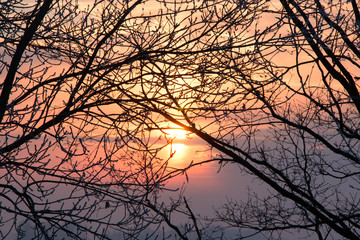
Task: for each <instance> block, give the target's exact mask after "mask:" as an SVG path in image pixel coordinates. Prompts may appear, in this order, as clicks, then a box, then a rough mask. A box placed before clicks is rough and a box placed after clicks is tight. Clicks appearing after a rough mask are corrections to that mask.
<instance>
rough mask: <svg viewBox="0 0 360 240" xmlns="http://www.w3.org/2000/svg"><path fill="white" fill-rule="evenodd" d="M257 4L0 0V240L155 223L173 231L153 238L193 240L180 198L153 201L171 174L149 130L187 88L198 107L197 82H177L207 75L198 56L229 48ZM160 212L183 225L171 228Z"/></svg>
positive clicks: (118, 232) (101, 232) (135, 229)
mask: <svg viewBox="0 0 360 240" xmlns="http://www.w3.org/2000/svg"><path fill="white" fill-rule="evenodd" d="M262 5H263V3H261V2H260V3H257V2H254V3H252V4H251V8H248V6H245V5H243V4H242V3H237V2H236V1H235V2H230V1H214V2H207V1H200V2H199V1H181V2H177V1H146V0H136V1H120V0H119V1H112V0H111V1H94V2H93V3H91V5H89V6H87V5H85V4H82V3H81V1H80V2H79V3H78V1H52V0H46V1H18V0H8V1H2V2H1V5H0V6H1V11H0V16H1V20H0V46H1V48H0V49H1V65H0V76H1V78H2V79H3V80H2V81H1V95H0V153H1V161H0V172H1V175H0V176H1V177H0V202H1V204H0V210H1V219H0V223H1V228H0V236H1V238H4V239H6V238H9V239H12V238H14V237H15V236H17V238H18V239H21V238H23V237H31V238H33V239H57V238H69V237H70V238H74V239H88V238H98V239H110V238H112V236H116V237H119V236H120V237H122V238H125V239H139V238H141V239H148V238H157V237H159V236H157V234H158V231H157V230H155V231H152V230H147V229H149V228H150V227H153V228H154V229H159V231H160V230H161V227H162V226H163V225H162V223H165V224H166V225H167V226H168V228H169V229H172V230H174V231H173V233H171V232H170V233H169V232H168V230H166V229H165V230H164V231H163V232H162V235H161V237H162V238H164V239H165V238H174V234H175V237H176V236H177V237H179V238H182V239H187V238H189V236H192V235H191V234H192V233H195V234H196V235H197V236H198V237H199V238H200V237H201V234H202V232H201V229H200V227H199V226H198V224H197V221H198V220H197V219H196V217H195V215H194V214H193V212H192V210H191V208H190V206H189V205H188V203H187V202H186V198H180V200H179V201H174V202H173V203H172V204H170V206H169V208H168V207H167V206H166V205H164V203H162V202H160V201H159V200H158V197H157V196H158V192H159V190H162V189H164V186H165V185H164V184H165V183H166V181H167V180H168V179H170V178H172V177H173V176H175V175H176V174H180V173H181V171H180V172H179V171H173V170H169V169H168V168H167V164H168V161H167V160H168V159H161V158H160V157H159V156H158V153H159V151H160V150H161V148H162V147H163V146H164V144H165V145H166V144H168V143H167V142H165V143H164V142H163V143H162V145H161V144H160V146H159V142H158V141H157V140H156V138H154V133H153V131H151V130H152V129H160V130H161V129H162V128H163V126H164V124H165V125H166V124H167V123H169V121H172V119H171V118H170V115H166V114H165V113H166V112H168V110H169V109H172V111H170V112H168V114H170V113H171V114H174V115H173V116H175V117H181V116H186V115H184V111H185V109H183V108H181V105H183V104H184V103H185V102H186V101H188V100H187V93H189V94H191V96H189V98H188V99H189V101H190V102H191V101H193V99H197V100H196V103H197V104H198V103H199V104H201V101H202V98H203V97H202V96H201V95H199V94H203V92H202V91H203V89H200V88H199V86H197V85H198V83H195V85H194V84H193V83H190V82H187V81H184V80H185V79H186V78H187V79H190V78H191V77H194V81H197V80H196V78H198V77H199V76H202V77H203V78H204V77H205V75H207V74H209V73H210V72H208V70H207V65H206V64H207V59H208V58H209V60H210V59H211V58H212V57H213V56H215V55H216V53H217V52H219V51H220V49H223V50H225V49H231V48H232V46H231V42H230V41H229V39H228V37H227V34H229V32H234V30H235V29H236V28H239V29H240V30H241V31H240V32H239V33H238V34H239V36H240V35H241V34H244V33H245V32H246V27H247V26H249V25H250V23H251V22H252V21H254V20H255V19H256V15H257V14H258V13H260V11H258V10H261V8H262ZM249 6H250V5H249ZM251 10H254V12H253V13H251V12H249V11H251ZM244 41H245V42H246V40H244ZM209 64H212V63H210V62H209ZM199 74H200V75H199ZM177 82H182V83H181V85H178V83H177ZM205 83H206V82H204V80H201V82H200V84H201V86H202V84H205ZM184 84H185V85H186V86H187V88H186V89H185V88H184V89H179V88H178V86H182V85H184ZM192 91H195V92H194V93H193V92H192ZM207 94H208V95H209V96H211V95H212V94H216V90H214V91H213V90H212V91H211V92H208V93H207ZM197 95H199V97H200V98H197V97H196V96H197ZM211 98H212V97H211ZM184 101H185V102H184ZM211 101H213V99H212V100H211ZM174 104H175V105H174ZM204 110H205V109H199V111H200V112H201V113H202V112H203V111H204ZM179 114H180V115H179ZM173 122H176V121H175V120H174V121H173ZM155 135H156V134H155ZM157 135H158V134H157ZM170 157H171V156H170ZM181 204H184V207H185V211H182V210H179V209H180V208H181V206H182V205H181ZM172 211H181V212H182V213H184V214H185V215H187V216H189V217H190V221H191V223H192V225H191V226H190V225H189V226H190V227H182V226H176V225H174V224H173V223H172V219H171V217H170V214H171V212H172ZM14 235H15V236H14Z"/></svg>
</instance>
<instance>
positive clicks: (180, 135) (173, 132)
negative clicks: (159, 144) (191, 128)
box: [163, 128, 188, 139]
mask: <svg viewBox="0 0 360 240" xmlns="http://www.w3.org/2000/svg"><path fill="white" fill-rule="evenodd" d="M163 131H164V132H165V134H166V136H167V137H170V138H177V139H185V138H186V137H187V136H188V132H187V131H185V130H183V129H176V128H169V129H164V130H163Z"/></svg>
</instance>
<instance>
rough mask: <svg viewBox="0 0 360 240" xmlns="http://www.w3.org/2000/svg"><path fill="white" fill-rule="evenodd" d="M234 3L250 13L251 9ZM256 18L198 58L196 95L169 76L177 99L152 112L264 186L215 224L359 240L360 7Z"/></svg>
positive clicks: (285, 8)
mask: <svg viewBox="0 0 360 240" xmlns="http://www.w3.org/2000/svg"><path fill="white" fill-rule="evenodd" d="M241 3H242V4H244V5H243V6H244V9H246V10H244V13H249V12H252V11H251V6H253V5H251V3H252V4H255V2H251V3H250V2H248V1H243V2H241ZM257 4H260V2H257ZM247 11H248V12H247ZM261 11H262V14H261V18H258V19H257V18H253V19H252V21H251V22H250V25H248V26H246V28H247V32H246V33H247V34H243V35H242V34H241V31H240V30H239V29H237V28H236V27H239V25H232V27H234V29H232V28H229V32H228V35H227V36H226V38H227V41H228V46H229V47H228V48H225V47H224V48H219V50H218V51H217V52H216V53H209V54H206V55H203V58H201V64H200V66H199V68H198V69H197V71H198V74H197V77H196V76H194V75H192V78H194V77H196V78H195V79H196V80H193V82H192V83H193V85H191V84H188V85H187V83H186V81H185V76H184V78H183V80H184V81H183V82H181V83H180V82H179V81H175V80H171V78H169V76H166V83H164V85H165V84H166V85H165V86H164V87H165V89H167V88H170V86H171V88H172V89H179V90H178V91H177V92H176V91H172V90H171V91H170V90H169V91H167V94H168V99H170V100H171V103H167V104H168V106H169V107H168V108H167V109H159V108H156V109H154V110H153V111H157V112H159V113H160V114H161V115H162V116H164V117H165V118H167V119H169V120H170V121H172V122H174V123H176V124H177V125H179V126H181V127H183V128H184V129H186V130H188V131H191V132H193V133H195V134H196V135H197V136H199V137H200V138H202V139H204V140H205V141H206V142H207V143H208V144H209V145H210V146H211V147H213V148H215V149H217V150H219V151H220V152H221V153H222V154H221V155H220V157H219V158H218V159H213V160H218V161H219V162H220V163H222V164H226V163H228V164H236V165H238V166H240V168H241V171H243V172H247V173H248V174H249V175H252V176H254V177H255V178H257V179H260V180H261V181H263V182H265V183H266V184H267V185H268V187H269V194H268V195H267V196H265V197H263V196H260V195H259V194H258V193H257V192H256V190H255V189H254V190H252V191H253V193H250V194H249V200H248V201H247V202H237V201H229V202H228V203H226V204H224V206H223V209H220V210H218V212H217V218H215V219H213V220H215V221H218V222H219V223H223V224H224V223H225V224H226V226H227V227H230V228H235V229H240V230H246V229H251V230H253V231H254V232H253V234H257V233H259V234H265V236H267V237H271V238H281V236H282V234H283V233H284V232H290V233H293V234H299V232H300V234H301V236H304V237H309V238H311V239H313V238H315V237H316V238H318V239H333V238H339V237H343V238H349V239H358V238H359V234H360V233H359V220H360V219H359V211H360V208H359V200H360V199H359V194H358V191H359V189H360V188H359V160H360V158H359V119H360V118H359V113H360V112H359V110H360V108H359V106H360V105H359V104H360V101H359V100H360V99H359V90H358V80H359V77H360V76H359V74H358V72H359V67H360V65H359V57H360V54H359V53H360V52H359V46H360V45H359V39H360V38H359V19H360V18H359V16H360V15H359V9H358V3H357V2H356V1H347V2H342V1H336V2H335V1H317V0H314V1H279V2H276V1H271V2H269V3H268V4H266V3H265V5H264V8H262V9H261ZM241 26H245V25H241ZM247 36H248V37H247ZM222 46H225V45H222ZM185 62H186V60H185ZM179 68H180V69H181V67H180V66H179ZM179 68H177V69H179ZM169 69H170V67H169ZM182 71H185V70H182ZM168 72H169V73H170V70H169V71H168ZM179 72H181V71H179ZM164 73H165V72H164ZM184 75H186V74H184ZM164 76H165V74H164ZM176 77H177V76H176ZM174 79H175V77H174ZM164 82H165V80H164ZM174 86H176V87H174ZM170 109H172V110H170ZM171 111H176V113H177V115H176V114H174V113H172V112H171ZM244 233H245V232H244ZM239 237H240V238H241V237H244V238H245V237H248V236H247V235H242V233H241V232H240V234H239Z"/></svg>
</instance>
